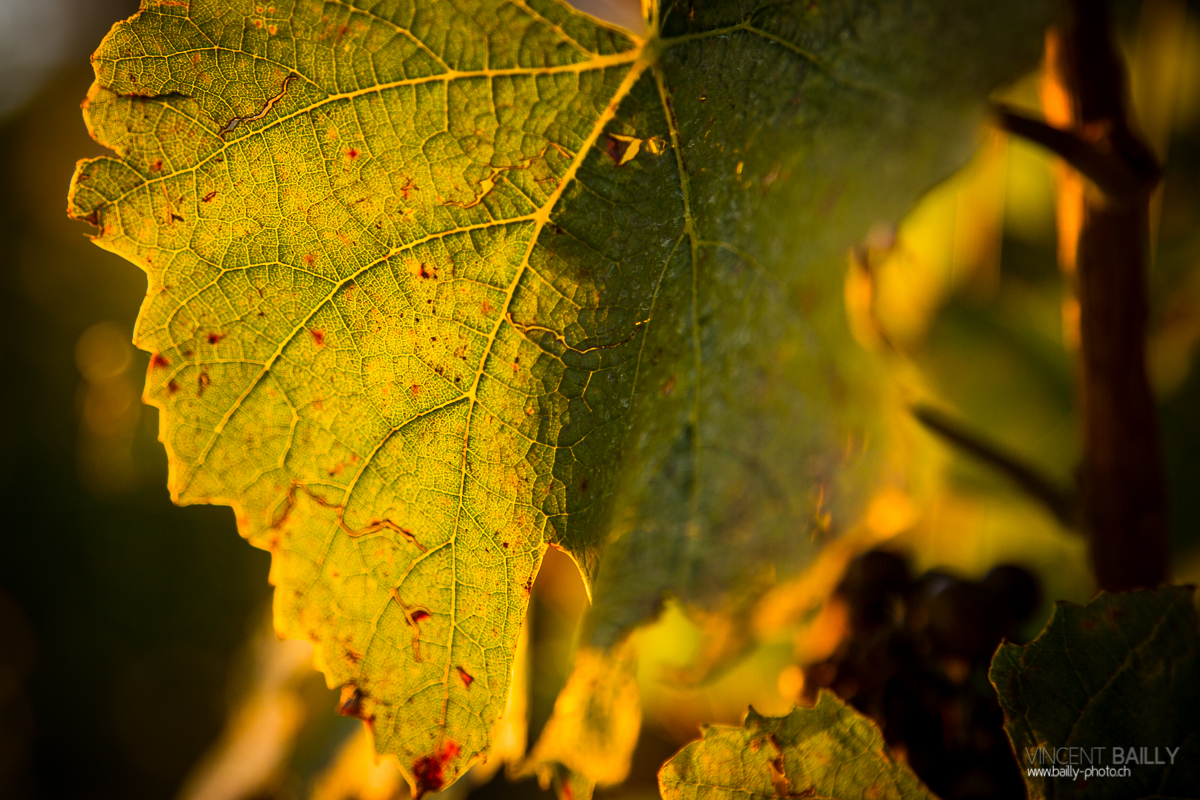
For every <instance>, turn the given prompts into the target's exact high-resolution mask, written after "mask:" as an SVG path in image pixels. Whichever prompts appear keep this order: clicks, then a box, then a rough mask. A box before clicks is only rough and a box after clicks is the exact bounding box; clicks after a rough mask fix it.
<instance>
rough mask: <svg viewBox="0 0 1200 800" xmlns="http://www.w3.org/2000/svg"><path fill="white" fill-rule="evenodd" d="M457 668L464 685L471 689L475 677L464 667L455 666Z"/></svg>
mask: <svg viewBox="0 0 1200 800" xmlns="http://www.w3.org/2000/svg"><path fill="white" fill-rule="evenodd" d="M455 669H456V670H458V677H460V678H462V682H463V686H465V687H467V688H468V689H470V688H471V684H472V683H474V682H475V677H474V676H473V675H472V674H471V673H469V672H467V671H466V670H465V669H463V668H462V667H455Z"/></svg>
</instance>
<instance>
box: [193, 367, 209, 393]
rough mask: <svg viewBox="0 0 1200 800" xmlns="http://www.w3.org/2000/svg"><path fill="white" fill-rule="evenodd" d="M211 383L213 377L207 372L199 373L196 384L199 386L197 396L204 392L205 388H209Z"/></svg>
mask: <svg viewBox="0 0 1200 800" xmlns="http://www.w3.org/2000/svg"><path fill="white" fill-rule="evenodd" d="M210 383H212V378H210V377H208V373H207V372H201V373H200V374H199V375H197V376H196V384H197V386H198V388H197V389H196V397H199V396H200V395H202V394H204V390H205V389H207V388H208V385H209V384H210Z"/></svg>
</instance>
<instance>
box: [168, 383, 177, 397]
mask: <svg viewBox="0 0 1200 800" xmlns="http://www.w3.org/2000/svg"><path fill="white" fill-rule="evenodd" d="M167 391H168V392H170V393H171V394H175V393H176V392H178V391H179V384H178V383H176V382H175V381H171V382H170V383H168V384H167Z"/></svg>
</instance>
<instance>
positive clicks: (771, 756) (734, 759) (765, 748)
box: [658, 692, 935, 800]
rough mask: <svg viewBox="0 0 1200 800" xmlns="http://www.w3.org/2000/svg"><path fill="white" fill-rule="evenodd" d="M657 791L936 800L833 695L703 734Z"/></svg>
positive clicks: (683, 795) (716, 796) (672, 797)
mask: <svg viewBox="0 0 1200 800" xmlns="http://www.w3.org/2000/svg"><path fill="white" fill-rule="evenodd" d="M658 787H659V790H660V791H661V792H662V796H663V798H664V800H692V798H705V799H706V800H725V799H726V798H728V800H733V798H752V799H753V798H763V799H764V800H767V798H775V797H820V798H831V799H832V800H935V798H934V796H933V795H932V794H930V793H929V790H928V789H926V788H925V787H924V786H923V785H922V784H921V782H920V780H918V779H917V776H916V775H914V774H913V772H912V770H910V769H909V768H908V767H907V766H905V765H904V764H902V763H899V762H897V761H895V760H893V759H892V757H891V755H890V754H889V753H888V751H887V746H886V745H885V744H884V742H883V734H882V733H880V732H879V728H877V727H876V726H875V723H873V722H871V720H869V719H867V718H866V717H864V716H862V715H861V714H859V713H858V712H857V711H855V710H854V709H852V708H850V707H849V706H847V705H845V704H843V703H842V701H841V700H838V699H837V697H835V696H834V695H833V694H832V693H830V692H821V694H820V696H819V697H818V698H817V704H816V705H815V706H814V707H813V708H796V709H793V710H792V713H790V714H788V715H787V716H786V717H764V716H762V715H761V714H758V713H757V712H756V711H755V710H754V709H750V711H749V713H748V714H746V720H745V722H744V723H743V727H741V728H735V727H733V726H730V725H714V726H712V727H709V728H706V729H705V730H704V736H703V738H702V739H701V740H700V741H698V742H692V743H691V744H689V745H687V746H686V747H684V748H683V749H682V750H680V751H679V752H678V753H676V754H675V756H674V757H672V758H671V760H670V761H668V762H667V763H666V764H665V765H664V766H663V768H662V770H661V771H660V772H659V773H658Z"/></svg>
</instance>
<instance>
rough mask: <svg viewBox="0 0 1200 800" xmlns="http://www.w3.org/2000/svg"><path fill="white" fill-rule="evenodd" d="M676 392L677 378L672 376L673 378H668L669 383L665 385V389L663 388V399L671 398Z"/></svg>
mask: <svg viewBox="0 0 1200 800" xmlns="http://www.w3.org/2000/svg"><path fill="white" fill-rule="evenodd" d="M674 390H675V376H674V375H672V376H671V377H669V378H667V382H666V383H664V384H663V387H662V393H663V397H667V396H669V395H670V394H671V392H673V391H674Z"/></svg>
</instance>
